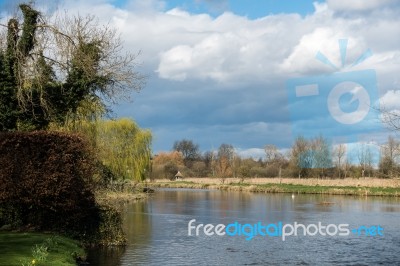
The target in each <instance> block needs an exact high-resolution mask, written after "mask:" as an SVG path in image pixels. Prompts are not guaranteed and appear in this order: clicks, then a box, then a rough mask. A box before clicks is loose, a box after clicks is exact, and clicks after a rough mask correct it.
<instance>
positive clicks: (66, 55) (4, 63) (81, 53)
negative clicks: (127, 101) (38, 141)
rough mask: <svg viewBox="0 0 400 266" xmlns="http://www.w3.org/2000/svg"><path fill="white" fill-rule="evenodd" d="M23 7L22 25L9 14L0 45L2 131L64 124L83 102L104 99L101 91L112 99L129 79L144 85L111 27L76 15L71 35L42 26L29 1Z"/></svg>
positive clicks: (0, 125)
mask: <svg viewBox="0 0 400 266" xmlns="http://www.w3.org/2000/svg"><path fill="white" fill-rule="evenodd" d="M19 7H20V10H21V12H22V15H23V22H22V28H21V29H20V22H19V21H18V20H17V19H15V18H11V19H10V20H9V22H8V27H7V40H6V45H5V46H4V47H5V48H3V49H0V131H14V130H24V131H32V130H41V129H47V128H48V127H49V126H50V125H51V124H58V125H63V124H64V123H65V122H66V121H67V120H68V119H70V118H71V117H72V118H74V116H75V114H76V113H77V112H78V109H79V107H80V106H81V105H82V103H83V102H85V101H90V102H92V103H94V104H98V103H99V102H100V103H103V100H102V99H104V97H103V98H102V97H100V95H103V96H106V97H108V98H110V100H111V99H112V98H113V97H115V96H117V95H118V92H117V89H120V90H123V89H124V88H125V87H124V85H126V84H129V85H131V86H132V88H134V89H140V87H141V84H142V83H141V81H140V80H141V79H142V77H141V76H140V75H138V74H137V73H135V72H133V71H132V69H131V67H133V65H132V64H131V63H132V61H133V60H134V57H133V56H131V55H127V56H119V55H117V54H118V52H119V51H120V48H121V47H120V43H119V42H118V38H116V39H115V40H114V39H113V38H115V35H113V31H112V30H110V29H108V28H107V27H106V28H101V29H100V28H99V27H96V25H92V24H91V22H92V21H91V20H88V21H85V22H83V21H82V20H80V19H81V18H78V19H77V20H75V23H76V24H77V25H74V26H75V27H76V28H74V29H75V30H73V31H69V32H68V34H70V36H68V34H67V33H63V32H62V30H61V29H59V28H58V29H57V27H56V26H55V25H47V24H40V25H39V22H42V21H43V20H41V14H40V12H38V11H36V10H35V9H33V8H32V7H31V6H30V5H27V4H22V5H20V6H19ZM66 21H68V20H66ZM65 23H67V22H65ZM64 27H65V29H66V30H68V29H69V28H68V27H73V26H71V25H64ZM39 29H40V30H39ZM74 34H76V36H75V35H74ZM60 36H61V37H60ZM60 38H61V39H60ZM60 45H61V47H60ZM49 52H50V54H52V53H54V54H55V55H54V58H49V57H48V56H49ZM45 55H46V56H45ZM60 58H61V59H60ZM58 60H61V61H58ZM62 60H64V61H62ZM132 80H133V81H132ZM136 80H137V81H138V82H137V83H136V82H135V81H136ZM115 87H117V88H115Z"/></svg>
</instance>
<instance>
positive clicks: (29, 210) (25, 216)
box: [0, 131, 100, 236]
mask: <svg viewBox="0 0 400 266" xmlns="http://www.w3.org/2000/svg"><path fill="white" fill-rule="evenodd" d="M92 162H93V160H92V159H91V158H90V153H89V150H88V145H87V144H86V142H85V140H84V139H82V138H81V137H79V136H77V135H73V134H66V133H59V132H44V131H39V132H31V133H24V132H12V133H0V211H1V213H0V226H2V225H5V224H9V225H10V224H11V225H12V226H28V227H33V228H35V229H40V230H53V231H61V232H66V233H68V234H74V235H75V236H78V235H80V236H83V235H86V234H88V233H91V231H93V230H97V228H98V227H99V225H98V223H99V220H100V214H99V209H98V207H96V202H95V198H94V194H93V192H92V188H91V181H90V179H91V176H92V171H93V166H92Z"/></svg>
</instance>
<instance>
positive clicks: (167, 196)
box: [89, 189, 400, 266]
mask: <svg viewBox="0 0 400 266" xmlns="http://www.w3.org/2000/svg"><path fill="white" fill-rule="evenodd" d="M327 202H329V204H326V203H327ZM122 208H123V216H124V229H125V232H126V234H127V238H128V246H126V247H125V248H124V249H111V250H110V249H107V250H94V251H92V252H91V253H90V254H89V259H90V261H91V263H92V265H99V266H103V265H104V266H113V265H282V264H286V265H389V264H391V265H400V199H398V198H381V197H350V196H329V195H295V197H294V198H292V195H291V194H256V193H246V192H226V191H218V190H187V189H163V190H158V191H157V192H156V193H155V194H154V195H153V196H152V197H151V198H150V199H149V200H146V201H142V202H136V203H132V204H128V205H126V206H123V207H122ZM191 219H196V220H197V221H196V224H200V223H203V224H206V223H211V224H214V225H216V224H219V223H223V224H226V225H227V224H230V223H233V222H236V221H238V222H239V223H242V224H246V223H257V222H258V221H261V222H262V223H263V224H269V223H278V222H279V221H282V223H283V224H285V223H290V224H293V223H294V222H296V221H297V222H298V223H302V224H305V225H308V224H318V222H321V223H322V224H323V225H324V224H325V225H327V224H341V223H345V224H349V229H353V228H357V227H359V226H362V225H365V226H374V225H375V226H377V225H379V226H381V227H383V228H384V235H383V236H365V235H362V236H358V235H355V234H350V235H349V236H334V237H332V236H331V237H322V236H303V235H302V236H298V237H288V238H287V239H286V240H285V241H282V238H280V237H270V236H257V237H255V238H253V239H252V240H250V241H246V239H245V238H246V237H245V236H234V237H232V236H226V235H225V236H215V235H214V236H205V235H201V236H198V237H196V236H188V222H189V221H190V220H191Z"/></svg>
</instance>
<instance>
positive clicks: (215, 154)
mask: <svg viewBox="0 0 400 266" xmlns="http://www.w3.org/2000/svg"><path fill="white" fill-rule="evenodd" d="M376 149H379V153H380V154H379V159H378V158H377V154H376V153H375V152H374V150H376ZM264 152H265V155H264V156H263V157H262V158H257V159H254V158H241V157H240V156H239V155H238V154H237V152H236V149H235V148H234V147H233V146H232V145H230V144H222V145H221V146H220V147H219V148H218V149H217V150H213V151H206V152H203V153H202V152H200V149H199V145H197V144H195V143H194V142H193V141H192V140H187V139H183V140H180V141H176V142H175V143H174V145H173V147H172V151H171V152H161V153H159V154H157V155H155V156H154V157H153V160H152V175H151V177H152V178H168V179H173V178H174V176H175V174H176V173H177V171H180V172H181V173H182V174H183V175H184V176H186V177H216V178H220V179H221V180H222V181H223V180H224V179H225V178H228V177H234V178H241V179H244V178H250V177H290V178H347V177H352V178H362V177H379V178H393V177H398V176H399V174H400V141H398V140H396V139H395V138H394V137H392V136H389V137H388V140H387V142H386V143H384V144H382V145H380V146H378V147H376V145H375V147H371V144H366V143H359V144H358V145H357V146H355V147H351V148H350V147H348V146H347V145H345V144H338V145H331V144H330V143H329V142H328V141H327V140H326V139H325V138H323V137H322V136H319V137H315V138H313V139H306V138H304V137H301V136H300V137H298V138H297V139H296V140H295V141H294V143H293V145H292V147H291V148H290V149H288V150H286V151H282V150H280V149H278V147H276V146H275V145H265V146H264ZM350 153H351V154H350Z"/></svg>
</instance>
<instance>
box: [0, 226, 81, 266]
mask: <svg viewBox="0 0 400 266" xmlns="http://www.w3.org/2000/svg"><path fill="white" fill-rule="evenodd" d="M0 254H1V260H0V265H7V266H21V265H29V266H33V265H35V266H36V265H38V266H41V265H43V266H44V265H52V266H72V265H76V259H77V257H81V256H84V250H83V249H82V248H81V247H79V245H78V243H77V241H74V240H72V239H68V238H66V237H62V236H59V235H49V234H39V233H11V232H1V233H0Z"/></svg>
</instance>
